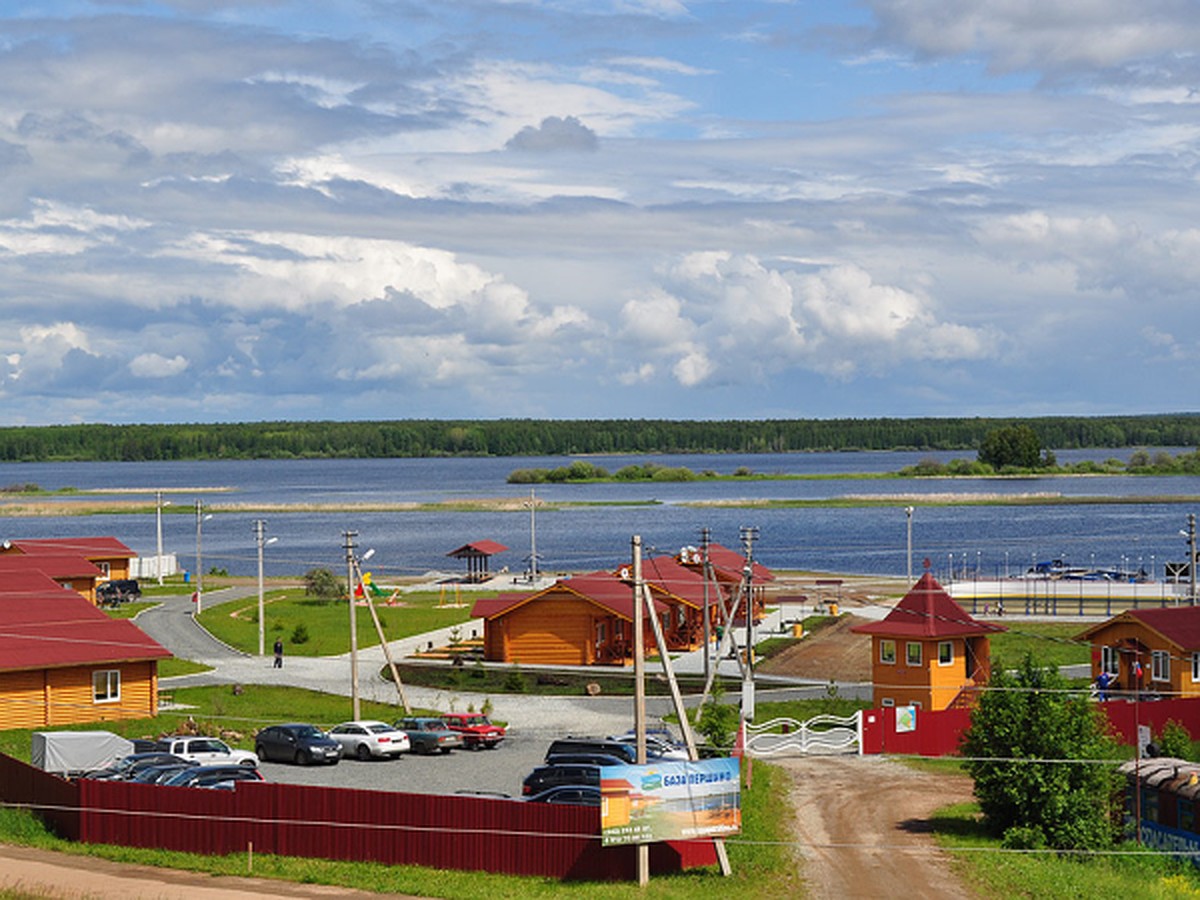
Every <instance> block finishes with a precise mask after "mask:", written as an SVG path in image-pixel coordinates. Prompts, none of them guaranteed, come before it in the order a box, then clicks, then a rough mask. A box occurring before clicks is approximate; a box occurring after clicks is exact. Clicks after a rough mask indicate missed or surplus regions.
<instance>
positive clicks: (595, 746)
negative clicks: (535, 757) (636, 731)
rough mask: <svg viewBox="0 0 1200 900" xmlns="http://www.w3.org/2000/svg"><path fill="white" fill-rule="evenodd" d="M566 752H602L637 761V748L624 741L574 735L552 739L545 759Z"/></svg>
mask: <svg viewBox="0 0 1200 900" xmlns="http://www.w3.org/2000/svg"><path fill="white" fill-rule="evenodd" d="M568 753H570V754H577V753H603V754H604V755H605V756H615V757H616V758H617V759H623V760H625V762H626V763H629V764H631V765H632V764H633V763H636V762H637V750H636V749H635V748H634V746H633V745H632V744H627V743H625V742H624V741H616V740H613V739H612V738H597V737H574V736H572V737H565V738H559V739H558V740H556V741H552V742H551V744H550V747H549V748H548V749H547V750H546V759H547V760H549V759H550V757H551V756H562V755H564V754H568Z"/></svg>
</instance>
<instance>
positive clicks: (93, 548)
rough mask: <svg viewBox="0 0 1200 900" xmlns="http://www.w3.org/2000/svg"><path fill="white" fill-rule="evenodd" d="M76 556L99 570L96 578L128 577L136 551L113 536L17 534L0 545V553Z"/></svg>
mask: <svg viewBox="0 0 1200 900" xmlns="http://www.w3.org/2000/svg"><path fill="white" fill-rule="evenodd" d="M3 554H19V555H21V556H39V555H49V556H79V557H83V558H84V559H86V560H87V561H88V562H90V563H92V564H93V565H94V566H95V567H96V568H97V569H99V570H100V580H101V581H108V580H109V579H113V578H129V577H130V576H129V572H130V560H132V559H133V558H134V557H135V556H136V555H137V554H136V553H134V552H133V551H132V550H131V549H129V547H127V546H126V545H125V544H124V543H122V542H121V541H119V540H117V539H116V538H115V537H103V536H102V537H77V538H38V539H35V540H26V539H24V538H20V539H17V540H13V541H5V542H4V543H3V544H2V545H0V555H3Z"/></svg>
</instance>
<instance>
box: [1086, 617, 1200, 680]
mask: <svg viewBox="0 0 1200 900" xmlns="http://www.w3.org/2000/svg"><path fill="white" fill-rule="evenodd" d="M1077 640H1084V641H1087V642H1088V643H1089V644H1091V647H1092V679H1093V680H1095V679H1097V678H1099V677H1100V673H1101V672H1106V673H1108V676H1109V678H1110V679H1111V683H1110V687H1109V689H1110V690H1113V691H1123V692H1124V691H1135V690H1149V691H1153V692H1154V693H1157V694H1169V695H1171V696H1178V697H1197V696H1200V606H1163V607H1156V608H1151V609H1127V610H1125V611H1124V612H1122V613H1118V614H1117V615H1115V616H1113V617H1112V618H1111V619H1108V620H1107V621H1105V622H1101V623H1099V624H1097V625H1093V626H1092V627H1091V628H1089V629H1087V630H1086V631H1084V632H1083V633H1082V634H1080V635H1079V636H1078V638H1077Z"/></svg>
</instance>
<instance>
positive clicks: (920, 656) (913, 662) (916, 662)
mask: <svg viewBox="0 0 1200 900" xmlns="http://www.w3.org/2000/svg"><path fill="white" fill-rule="evenodd" d="M914 647H916V648H917V652H916V654H915V655H914V654H913V648H914ZM904 664H905V665H906V666H914V667H915V666H923V665H924V664H925V647H924V645H923V644H922V643H921V642H920V641H905V642H904Z"/></svg>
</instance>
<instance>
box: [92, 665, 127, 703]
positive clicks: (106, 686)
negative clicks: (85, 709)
mask: <svg viewBox="0 0 1200 900" xmlns="http://www.w3.org/2000/svg"><path fill="white" fill-rule="evenodd" d="M92 702H93V703H120V702H121V670H120V669H96V670H95V671H94V672H92Z"/></svg>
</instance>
